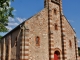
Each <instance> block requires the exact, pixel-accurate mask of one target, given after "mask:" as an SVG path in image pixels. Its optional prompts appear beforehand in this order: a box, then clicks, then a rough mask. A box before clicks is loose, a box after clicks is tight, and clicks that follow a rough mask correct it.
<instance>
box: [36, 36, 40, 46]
mask: <svg viewBox="0 0 80 60" xmlns="http://www.w3.org/2000/svg"><path fill="white" fill-rule="evenodd" d="M36 46H40V37H39V36H37V37H36Z"/></svg>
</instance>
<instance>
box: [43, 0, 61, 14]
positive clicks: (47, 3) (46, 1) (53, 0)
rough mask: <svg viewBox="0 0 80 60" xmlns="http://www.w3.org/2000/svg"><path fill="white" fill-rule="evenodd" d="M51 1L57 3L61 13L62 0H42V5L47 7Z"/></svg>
mask: <svg viewBox="0 0 80 60" xmlns="http://www.w3.org/2000/svg"><path fill="white" fill-rule="evenodd" d="M51 3H52V4H56V5H58V6H59V8H60V11H61V14H62V15H63V11H62V0H44V7H47V8H49V7H50V4H51Z"/></svg>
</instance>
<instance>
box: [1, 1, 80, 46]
mask: <svg viewBox="0 0 80 60" xmlns="http://www.w3.org/2000/svg"><path fill="white" fill-rule="evenodd" d="M10 4H11V6H12V7H14V11H13V14H14V18H11V17H9V23H8V25H9V26H7V28H8V29H9V31H11V30H12V29H13V28H15V27H16V26H17V25H19V24H20V23H21V22H23V21H24V20H26V19H28V18H29V17H31V16H33V15H34V14H37V13H38V12H39V11H41V10H42V9H43V8H44V0H14V2H11V3H10ZM62 6H63V14H64V15H65V16H66V18H67V20H68V21H69V22H70V24H71V25H72V27H73V28H74V30H75V32H76V36H77V39H78V46H79V47H80V20H79V19H80V0H62ZM5 34H6V33H0V35H2V36H3V35H5Z"/></svg>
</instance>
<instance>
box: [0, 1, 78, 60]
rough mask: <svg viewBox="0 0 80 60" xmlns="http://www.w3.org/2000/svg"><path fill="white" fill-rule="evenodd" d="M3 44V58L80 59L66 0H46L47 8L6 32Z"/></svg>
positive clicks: (1, 42)
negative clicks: (66, 10) (65, 12)
mask: <svg viewBox="0 0 80 60" xmlns="http://www.w3.org/2000/svg"><path fill="white" fill-rule="evenodd" d="M0 46H1V55H0V56H1V60H78V48H77V46H78V45H77V39H76V33H75V31H74V29H73V28H72V26H71V25H70V23H69V22H68V20H67V18H66V17H65V16H64V14H63V10H62V0H44V9H43V10H41V11H40V12H39V13H37V14H36V15H34V16H32V17H30V18H29V19H27V20H25V21H24V22H22V23H21V24H20V25H18V26H17V27H16V28H14V29H13V30H12V31H10V32H9V33H8V34H6V35H5V36H3V38H2V40H1V41H0Z"/></svg>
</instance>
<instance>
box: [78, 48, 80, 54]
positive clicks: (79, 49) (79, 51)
mask: <svg viewBox="0 0 80 60" xmlns="http://www.w3.org/2000/svg"><path fill="white" fill-rule="evenodd" d="M78 53H79V56H80V47H78Z"/></svg>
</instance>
